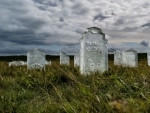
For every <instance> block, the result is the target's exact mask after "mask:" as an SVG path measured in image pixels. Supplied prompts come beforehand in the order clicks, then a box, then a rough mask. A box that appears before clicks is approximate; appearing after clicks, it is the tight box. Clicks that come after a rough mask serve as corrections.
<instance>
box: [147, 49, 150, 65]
mask: <svg viewBox="0 0 150 113" xmlns="http://www.w3.org/2000/svg"><path fill="white" fill-rule="evenodd" d="M147 63H148V66H150V52H148V53H147Z"/></svg>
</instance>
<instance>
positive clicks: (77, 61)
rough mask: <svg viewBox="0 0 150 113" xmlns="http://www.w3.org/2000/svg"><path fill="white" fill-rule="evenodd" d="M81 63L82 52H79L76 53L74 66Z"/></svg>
mask: <svg viewBox="0 0 150 113" xmlns="http://www.w3.org/2000/svg"><path fill="white" fill-rule="evenodd" d="M79 65H80V54H79V53H77V54H75V55H74V66H79Z"/></svg>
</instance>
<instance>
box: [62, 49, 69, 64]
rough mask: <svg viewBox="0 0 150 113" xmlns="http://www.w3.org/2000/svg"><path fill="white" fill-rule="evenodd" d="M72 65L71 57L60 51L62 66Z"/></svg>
mask: <svg viewBox="0 0 150 113" xmlns="http://www.w3.org/2000/svg"><path fill="white" fill-rule="evenodd" d="M69 64H70V57H69V56H68V55H66V54H65V53H63V52H62V51H60V65H69Z"/></svg>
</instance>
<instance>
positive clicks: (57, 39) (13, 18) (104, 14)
mask: <svg viewBox="0 0 150 113" xmlns="http://www.w3.org/2000/svg"><path fill="white" fill-rule="evenodd" d="M93 26H95V27H99V28H101V29H102V31H103V33H105V35H106V39H108V47H109V48H122V49H125V48H135V47H136V48H141V49H140V50H141V51H143V50H145V49H143V48H147V46H148V45H149V44H148V43H149V40H150V0H0V55H23V54H24V55H26V53H27V51H29V50H31V49H33V48H39V49H41V50H43V51H45V53H46V54H58V53H59V51H60V50H61V49H63V48H66V47H67V48H74V47H75V48H78V47H79V39H80V38H81V37H82V33H83V32H84V31H85V30H86V29H87V28H89V27H93ZM138 50H139V49H138Z"/></svg>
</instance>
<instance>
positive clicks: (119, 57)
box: [114, 50, 122, 65]
mask: <svg viewBox="0 0 150 113" xmlns="http://www.w3.org/2000/svg"><path fill="white" fill-rule="evenodd" d="M121 64H122V52H120V51H119V50H117V51H115V53H114V65H121Z"/></svg>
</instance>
